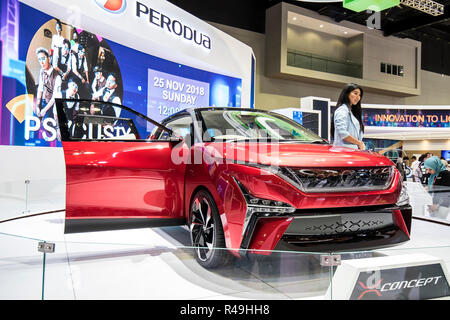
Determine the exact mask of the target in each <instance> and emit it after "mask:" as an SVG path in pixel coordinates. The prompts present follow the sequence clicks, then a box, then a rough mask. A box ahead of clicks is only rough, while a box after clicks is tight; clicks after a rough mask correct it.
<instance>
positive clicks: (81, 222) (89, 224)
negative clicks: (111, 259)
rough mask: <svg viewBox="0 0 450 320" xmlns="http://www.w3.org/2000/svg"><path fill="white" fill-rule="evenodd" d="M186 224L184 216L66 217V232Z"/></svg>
mask: <svg viewBox="0 0 450 320" xmlns="http://www.w3.org/2000/svg"><path fill="white" fill-rule="evenodd" d="M185 224H186V219H184V218H172V219H159V218H158V219H156V218H129V219H66V221H65V226H64V233H78V232H93V231H108V230H123V229H138V228H157V227H169V226H180V225H185Z"/></svg>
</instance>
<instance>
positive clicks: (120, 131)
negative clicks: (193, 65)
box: [57, 100, 172, 141]
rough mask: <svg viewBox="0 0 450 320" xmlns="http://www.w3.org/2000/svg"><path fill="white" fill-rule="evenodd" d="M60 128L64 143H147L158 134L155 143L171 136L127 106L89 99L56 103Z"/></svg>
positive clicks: (162, 128) (164, 129)
mask: <svg viewBox="0 0 450 320" xmlns="http://www.w3.org/2000/svg"><path fill="white" fill-rule="evenodd" d="M57 108H58V117H59V116H61V119H58V122H59V129H60V133H61V136H62V139H63V141H64V140H74V141H80V140H81V141H149V140H154V139H155V136H154V135H153V134H152V133H154V132H156V131H160V133H161V134H160V136H161V137H160V138H159V139H158V140H168V139H169V138H170V136H171V134H172V132H171V131H168V130H167V129H166V128H164V127H162V126H161V125H159V124H158V123H157V122H154V121H153V120H151V119H149V118H147V117H145V116H143V115H141V114H139V113H138V112H135V111H133V110H131V109H129V108H127V107H124V106H120V105H116V104H112V103H106V102H101V101H89V100H80V101H76V100H58V101H57Z"/></svg>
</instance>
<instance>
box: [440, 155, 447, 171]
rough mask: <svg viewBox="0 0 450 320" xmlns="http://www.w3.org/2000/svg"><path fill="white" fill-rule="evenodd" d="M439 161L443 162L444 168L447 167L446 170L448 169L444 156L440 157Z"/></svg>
mask: <svg viewBox="0 0 450 320" xmlns="http://www.w3.org/2000/svg"><path fill="white" fill-rule="evenodd" d="M441 162H442V163H443V164H444V166H445V168H447V170H448V162H447V160H445V158H444V157H441Z"/></svg>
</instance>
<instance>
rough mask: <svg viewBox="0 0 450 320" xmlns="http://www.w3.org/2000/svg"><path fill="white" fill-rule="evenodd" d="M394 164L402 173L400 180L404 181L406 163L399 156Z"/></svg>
mask: <svg viewBox="0 0 450 320" xmlns="http://www.w3.org/2000/svg"><path fill="white" fill-rule="evenodd" d="M395 166H396V167H397V170H398V171H399V172H400V174H401V175H402V180H403V181H406V164H405V162H404V161H403V159H402V158H401V157H399V158H398V159H397V163H396V165H395Z"/></svg>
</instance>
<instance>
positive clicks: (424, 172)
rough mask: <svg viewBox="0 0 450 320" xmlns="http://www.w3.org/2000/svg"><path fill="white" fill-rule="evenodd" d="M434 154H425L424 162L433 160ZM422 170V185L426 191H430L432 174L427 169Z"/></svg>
mask: <svg viewBox="0 0 450 320" xmlns="http://www.w3.org/2000/svg"><path fill="white" fill-rule="evenodd" d="M432 156H433V154H431V153H430V152H427V153H425V157H424V158H423V162H424V163H425V160H427V159H429V158H431V157H432ZM421 170H422V184H424V185H425V190H428V178H429V177H430V173H429V172H428V171H427V170H426V169H425V167H424V166H423V165H422V166H421Z"/></svg>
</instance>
